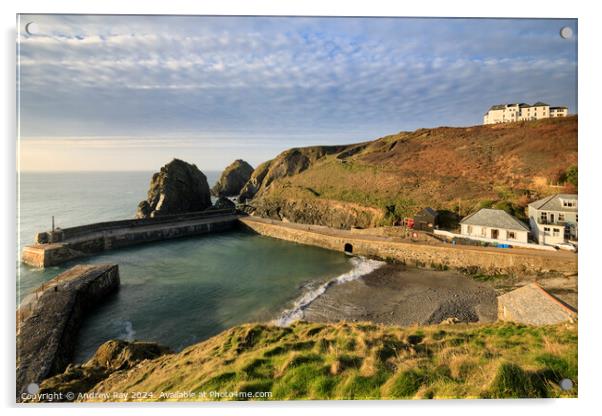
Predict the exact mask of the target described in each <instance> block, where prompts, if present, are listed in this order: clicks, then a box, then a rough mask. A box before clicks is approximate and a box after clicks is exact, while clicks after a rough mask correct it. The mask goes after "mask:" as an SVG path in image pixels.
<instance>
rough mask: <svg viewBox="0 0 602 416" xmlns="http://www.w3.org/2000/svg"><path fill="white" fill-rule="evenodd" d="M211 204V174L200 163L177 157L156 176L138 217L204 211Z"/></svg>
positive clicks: (139, 206) (137, 213)
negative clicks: (208, 179) (200, 168)
mask: <svg viewBox="0 0 602 416" xmlns="http://www.w3.org/2000/svg"><path fill="white" fill-rule="evenodd" d="M210 206H211V193H210V190H209V184H208V183H207V177H206V176H205V175H204V174H203V172H201V171H200V170H199V169H198V168H197V167H196V165H191V164H190V163H186V162H184V161H183V160H180V159H174V160H172V161H171V162H169V163H168V164H166V165H165V166H163V167H162V168H161V170H160V171H159V172H157V173H155V174H154V175H153V177H152V179H151V183H150V188H149V190H148V198H147V199H146V200H145V201H142V202H140V204H138V210H137V212H136V218H152V217H157V216H160V215H167V214H178V213H182V212H194V211H203V210H205V209H207V208H209V207H210Z"/></svg>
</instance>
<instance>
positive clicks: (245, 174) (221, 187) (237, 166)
mask: <svg viewBox="0 0 602 416" xmlns="http://www.w3.org/2000/svg"><path fill="white" fill-rule="evenodd" d="M252 173H253V167H252V166H251V165H249V164H248V163H247V162H245V161H244V160H242V159H237V160H235V161H234V162H232V164H230V165H229V166H228V167H227V168H226V169H224V171H223V172H222V175H221V176H220V178H219V180H218V181H217V183H216V184H215V185H214V186H213V188H212V189H211V193H212V194H213V195H215V196H217V197H219V196H235V195H238V194H239V193H240V191H241V189H242V188H243V186H245V184H246V183H247V182H248V180H249V179H250V178H251V174H252Z"/></svg>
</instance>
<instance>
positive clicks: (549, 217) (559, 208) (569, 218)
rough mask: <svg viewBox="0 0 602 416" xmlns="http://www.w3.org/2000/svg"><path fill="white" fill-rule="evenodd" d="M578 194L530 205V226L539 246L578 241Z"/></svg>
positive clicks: (564, 195)
mask: <svg viewBox="0 0 602 416" xmlns="http://www.w3.org/2000/svg"><path fill="white" fill-rule="evenodd" d="M577 208H578V207H577V194H556V195H550V196H548V197H546V198H543V199H540V200H537V201H535V202H531V203H530V204H529V210H528V212H529V225H530V226H531V233H532V236H533V239H534V240H535V241H537V242H538V243H539V244H549V245H555V244H562V243H567V242H569V241H577V239H578V220H579V216H578V215H579V214H578V209H577Z"/></svg>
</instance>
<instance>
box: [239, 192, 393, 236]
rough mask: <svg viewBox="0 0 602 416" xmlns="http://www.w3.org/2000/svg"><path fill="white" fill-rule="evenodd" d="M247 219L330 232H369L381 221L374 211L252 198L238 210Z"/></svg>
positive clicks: (307, 201) (309, 201)
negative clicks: (357, 229) (334, 230)
mask: <svg viewBox="0 0 602 416" xmlns="http://www.w3.org/2000/svg"><path fill="white" fill-rule="evenodd" d="M242 210H243V211H244V212H246V213H247V214H249V215H255V216H258V217H264V218H271V219H274V220H278V221H285V222H295V223H300V224H311V225H326V226H328V227H331V228H340V229H351V228H353V227H358V228H371V227H375V226H377V225H378V224H379V223H380V221H382V219H383V212H382V210H380V209H377V208H371V207H364V206H360V205H357V204H351V203H345V202H340V201H329V200H320V199H290V198H287V199H282V198H270V197H263V196H260V197H256V198H255V199H253V200H252V201H251V202H250V203H249V204H247V205H246V206H245V207H243V209H242Z"/></svg>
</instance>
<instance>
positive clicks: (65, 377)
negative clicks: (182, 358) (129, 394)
mask: <svg viewBox="0 0 602 416" xmlns="http://www.w3.org/2000/svg"><path fill="white" fill-rule="evenodd" d="M171 353H172V351H171V350H170V349H169V348H167V347H164V346H162V345H159V344H156V343H154V342H141V341H134V342H127V341H122V340H110V341H107V342H105V343H104V344H102V345H101V346H100V347H98V349H97V350H96V353H95V354H94V356H93V357H92V358H90V359H89V360H88V361H87V362H86V363H85V364H83V365H73V364H71V365H69V367H67V369H66V370H65V372H64V373H61V374H57V375H55V376H53V377H50V378H47V379H46V380H44V381H43V382H42V383H41V384H40V390H39V392H38V393H39V394H45V395H47V397H48V396H50V395H51V394H53V395H54V396H57V395H58V393H62V396H63V397H64V398H65V401H73V400H76V399H77V395H78V394H80V393H85V392H87V391H89V390H91V389H92V387H94V386H95V385H96V384H98V383H100V382H101V381H102V380H104V379H106V378H107V377H109V376H110V375H111V374H112V373H113V372H115V371H122V370H128V369H130V368H133V367H134V366H136V365H137V364H138V363H140V362H142V361H144V360H152V359H155V358H158V357H160V356H162V355H165V354H171ZM67 393H72V394H73V396H69V395H67ZM42 397H44V396H42Z"/></svg>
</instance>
